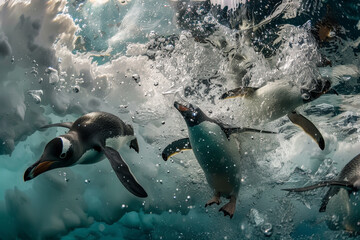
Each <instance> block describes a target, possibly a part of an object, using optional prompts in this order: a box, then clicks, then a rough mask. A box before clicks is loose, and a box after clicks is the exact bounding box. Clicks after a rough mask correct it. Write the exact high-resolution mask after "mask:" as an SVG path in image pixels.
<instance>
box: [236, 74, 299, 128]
mask: <svg viewBox="0 0 360 240" xmlns="http://www.w3.org/2000/svg"><path fill="white" fill-rule="evenodd" d="M242 103H243V110H242V114H243V115H245V116H249V117H250V118H252V119H253V120H254V121H256V123H260V122H268V121H272V120H275V119H278V118H280V117H282V116H284V115H286V114H287V113H288V112H290V111H292V110H294V109H295V108H297V107H298V106H300V105H301V104H303V100H302V98H301V93H300V90H299V89H298V88H297V87H296V86H292V85H290V84H289V83H288V82H286V81H275V82H271V83H268V84H267V85H265V86H264V87H261V88H259V89H257V90H256V91H255V92H254V94H253V95H252V96H249V97H245V98H244V99H243V102H242Z"/></svg>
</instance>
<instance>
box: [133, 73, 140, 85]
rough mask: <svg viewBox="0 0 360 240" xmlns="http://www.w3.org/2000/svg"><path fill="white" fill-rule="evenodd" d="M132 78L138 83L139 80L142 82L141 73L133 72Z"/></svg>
mask: <svg viewBox="0 0 360 240" xmlns="http://www.w3.org/2000/svg"><path fill="white" fill-rule="evenodd" d="M132 78H133V79H134V80H135V82H136V83H139V82H140V76H139V74H133V75H132Z"/></svg>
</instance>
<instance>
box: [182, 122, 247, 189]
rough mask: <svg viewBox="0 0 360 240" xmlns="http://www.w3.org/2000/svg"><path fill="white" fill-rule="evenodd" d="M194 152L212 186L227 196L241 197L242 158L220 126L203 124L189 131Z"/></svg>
mask: <svg viewBox="0 0 360 240" xmlns="http://www.w3.org/2000/svg"><path fill="white" fill-rule="evenodd" d="M189 137H190V143H191V146H192V149H193V151H194V154H195V156H196V159H197V160H198V162H199V164H200V166H201V168H202V169H203V170H204V173H205V176H206V179H207V181H208V183H209V185H210V186H211V187H212V188H214V189H216V190H217V191H219V192H221V193H223V194H233V193H237V191H238V189H239V186H240V179H241V177H240V171H239V167H240V154H239V151H238V146H237V144H236V142H235V141H234V140H230V141H229V140H228V139H227V137H226V135H225V133H224V132H223V131H222V129H221V128H220V126H218V125H217V124H215V123H211V122H207V121H205V122H203V123H201V124H199V125H197V126H194V127H191V128H189Z"/></svg>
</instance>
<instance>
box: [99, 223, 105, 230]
mask: <svg viewBox="0 0 360 240" xmlns="http://www.w3.org/2000/svg"><path fill="white" fill-rule="evenodd" d="M104 230H105V225H104V224H102V223H101V224H99V231H100V232H103V231H104Z"/></svg>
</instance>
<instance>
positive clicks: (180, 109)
mask: <svg viewBox="0 0 360 240" xmlns="http://www.w3.org/2000/svg"><path fill="white" fill-rule="evenodd" d="M174 107H175V108H176V109H177V110H178V111H179V112H187V111H189V110H190V109H189V108H188V107H185V106H184V105H182V104H180V103H178V102H174Z"/></svg>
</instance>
